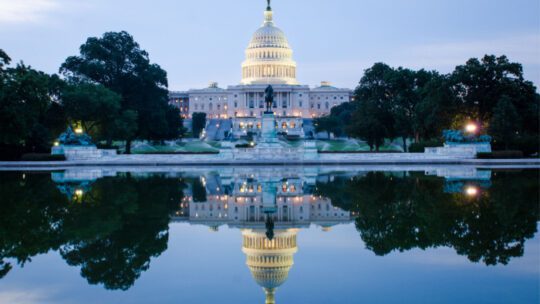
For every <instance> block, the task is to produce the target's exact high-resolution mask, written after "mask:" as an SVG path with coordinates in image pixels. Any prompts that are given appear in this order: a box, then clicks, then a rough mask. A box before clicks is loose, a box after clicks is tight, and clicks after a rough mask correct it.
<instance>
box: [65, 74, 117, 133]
mask: <svg viewBox="0 0 540 304" xmlns="http://www.w3.org/2000/svg"><path fill="white" fill-rule="evenodd" d="M120 102H121V97H120V95H118V94H116V93H115V92H113V91H111V90H109V89H107V88H105V87H104V86H102V85H96V84H91V83H78V84H72V85H68V86H67V87H66V88H65V89H64V90H63V92H62V104H63V106H64V109H65V112H66V114H67V116H68V117H69V118H70V120H72V123H73V124H75V123H80V124H81V125H82V127H83V129H84V131H85V132H86V133H89V134H90V135H92V136H93V138H94V139H95V140H97V139H99V138H101V137H103V136H100V135H101V134H102V133H104V132H103V131H104V130H103V129H104V128H106V127H107V125H108V124H109V123H110V122H113V121H114V120H115V119H116V118H117V117H118V116H120V115H121V113H120V107H121V105H120ZM100 133H101V134H100Z"/></svg>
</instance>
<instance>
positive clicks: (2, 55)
mask: <svg viewBox="0 0 540 304" xmlns="http://www.w3.org/2000/svg"><path fill="white" fill-rule="evenodd" d="M10 62H11V58H9V56H8V54H6V52H4V50H2V49H0V76H2V74H3V72H4V65H9V63H10ZM0 83H1V82H0Z"/></svg>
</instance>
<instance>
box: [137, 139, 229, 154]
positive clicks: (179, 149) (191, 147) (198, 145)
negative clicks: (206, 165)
mask: <svg viewBox="0 0 540 304" xmlns="http://www.w3.org/2000/svg"><path fill="white" fill-rule="evenodd" d="M219 147H220V144H219V143H217V142H212V143H207V142H202V141H194V142H186V143H180V144H175V145H170V146H169V145H167V146H156V145H149V144H136V145H134V147H133V148H132V149H131V152H132V153H133V154H168V153H170V154H197V153H219Z"/></svg>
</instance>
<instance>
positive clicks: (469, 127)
mask: <svg viewBox="0 0 540 304" xmlns="http://www.w3.org/2000/svg"><path fill="white" fill-rule="evenodd" d="M465 132H467V133H471V134H474V133H476V132H478V124H476V123H474V122H469V123H467V124H466V125H465Z"/></svg>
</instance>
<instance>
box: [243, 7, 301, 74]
mask: <svg viewBox="0 0 540 304" xmlns="http://www.w3.org/2000/svg"><path fill="white" fill-rule="evenodd" d="M292 53H293V52H292V50H291V48H290V47H289V42H288V41H287V37H286V36H285V33H283V31H282V30H280V29H279V28H277V27H276V26H274V21H273V12H272V9H271V8H270V7H268V8H267V9H266V11H265V12H264V23H263V25H262V26H261V27H260V28H259V29H258V30H257V31H256V32H255V33H254V34H253V36H252V38H251V42H250V43H249V45H248V47H247V49H246V60H245V61H244V62H243V63H242V84H269V83H270V84H298V83H297V81H296V63H295V62H294V61H293V58H292Z"/></svg>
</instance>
